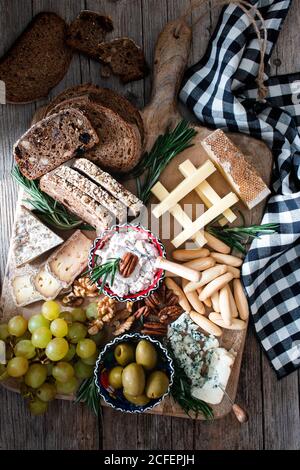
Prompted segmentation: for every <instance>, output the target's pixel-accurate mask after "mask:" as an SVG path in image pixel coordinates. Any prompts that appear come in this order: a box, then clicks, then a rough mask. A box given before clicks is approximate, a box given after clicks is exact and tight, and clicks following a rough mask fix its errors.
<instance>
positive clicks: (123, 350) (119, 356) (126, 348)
mask: <svg viewBox="0 0 300 470" xmlns="http://www.w3.org/2000/svg"><path fill="white" fill-rule="evenodd" d="M114 354H115V359H116V361H117V363H118V364H120V366H126V365H127V364H129V363H130V362H133V361H134V348H133V346H132V345H131V344H129V343H120V344H118V345H117V346H116V348H115V352H114Z"/></svg>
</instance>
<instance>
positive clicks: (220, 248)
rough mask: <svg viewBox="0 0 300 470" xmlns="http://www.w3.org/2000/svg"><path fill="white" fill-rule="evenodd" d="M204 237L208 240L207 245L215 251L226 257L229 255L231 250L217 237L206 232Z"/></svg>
mask: <svg viewBox="0 0 300 470" xmlns="http://www.w3.org/2000/svg"><path fill="white" fill-rule="evenodd" d="M204 237H205V239H206V244H207V245H208V246H210V248H212V249H213V250H215V251H217V252H218V253H223V254H224V255H229V253H230V251H231V248H230V246H228V245H226V243H224V242H222V241H221V240H219V239H218V238H217V237H214V236H213V235H212V234H211V233H208V232H206V231H205V232H204Z"/></svg>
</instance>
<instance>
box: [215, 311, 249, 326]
mask: <svg viewBox="0 0 300 470" xmlns="http://www.w3.org/2000/svg"><path fill="white" fill-rule="evenodd" d="M208 318H209V319H210V320H211V321H212V322H213V323H215V324H216V325H219V326H221V327H222V328H226V329H228V330H244V329H245V328H246V326H247V323H246V322H245V321H243V320H240V319H239V318H233V319H232V323H231V325H230V326H226V325H225V323H224V321H223V319H222V317H221V315H220V314H219V313H216V312H210V314H209V315H208Z"/></svg>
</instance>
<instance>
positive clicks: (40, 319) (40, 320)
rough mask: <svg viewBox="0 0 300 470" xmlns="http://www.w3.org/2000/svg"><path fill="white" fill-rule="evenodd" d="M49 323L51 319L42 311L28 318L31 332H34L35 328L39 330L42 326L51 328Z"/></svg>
mask: <svg viewBox="0 0 300 470" xmlns="http://www.w3.org/2000/svg"><path fill="white" fill-rule="evenodd" d="M49 325H50V322H49V320H47V319H46V318H45V317H44V316H43V315H42V314H41V313H39V314H36V315H33V316H32V317H30V318H29V320H28V330H29V331H30V333H33V332H34V330H37V329H38V328H40V327H41V326H44V327H46V328H49Z"/></svg>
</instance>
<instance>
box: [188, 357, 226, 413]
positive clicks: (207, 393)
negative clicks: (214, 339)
mask: <svg viewBox="0 0 300 470" xmlns="http://www.w3.org/2000/svg"><path fill="white" fill-rule="evenodd" d="M233 363H234V355H233V354H232V353H231V352H229V351H227V350H226V349H224V348H216V349H214V350H213V352H212V354H211V358H210V363H209V367H208V372H207V378H206V380H205V382H204V384H203V385H202V386H201V387H192V390H191V391H192V395H193V396H194V397H195V398H198V399H199V400H203V401H205V402H206V403H209V404H211V405H217V404H218V403H221V401H222V399H223V396H224V392H223V390H225V389H226V386H227V383H228V380H229V377H230V374H231V369H232V366H233ZM222 389H223V390H222Z"/></svg>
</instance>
